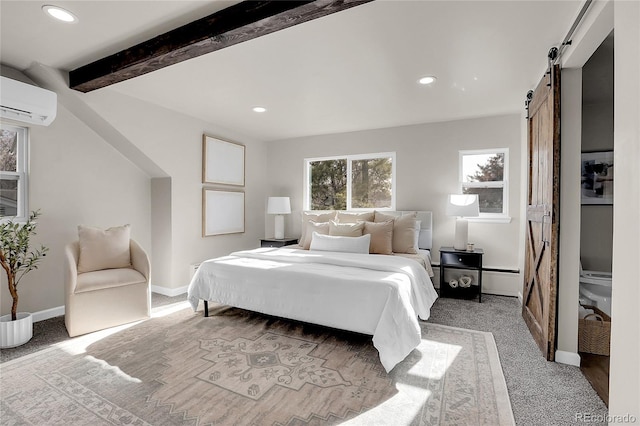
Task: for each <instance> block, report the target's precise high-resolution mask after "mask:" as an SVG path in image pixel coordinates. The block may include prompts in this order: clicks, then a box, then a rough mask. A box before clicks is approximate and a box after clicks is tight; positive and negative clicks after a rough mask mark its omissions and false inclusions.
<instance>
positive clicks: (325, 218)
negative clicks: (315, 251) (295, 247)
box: [300, 211, 336, 243]
mask: <svg viewBox="0 0 640 426" xmlns="http://www.w3.org/2000/svg"><path fill="white" fill-rule="evenodd" d="M335 217H336V212H335V211H330V212H326V213H318V212H313V211H309V212H302V227H301V228H300V234H301V235H300V241H303V242H304V241H306V239H307V223H308V222H309V221H310V220H312V221H314V222H329V221H330V220H332V219H334V218H335ZM309 243H311V234H309Z"/></svg>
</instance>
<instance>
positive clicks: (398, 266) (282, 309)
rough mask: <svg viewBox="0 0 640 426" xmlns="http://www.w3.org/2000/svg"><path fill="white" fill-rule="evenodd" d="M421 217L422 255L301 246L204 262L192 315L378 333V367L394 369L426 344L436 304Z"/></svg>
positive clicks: (427, 228) (193, 286)
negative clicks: (424, 325)
mask: <svg viewBox="0 0 640 426" xmlns="http://www.w3.org/2000/svg"><path fill="white" fill-rule="evenodd" d="M385 213H386V212H385ZM395 213H397V214H398V215H399V216H401V215H402V214H403V212H394V214H395ZM419 213H420V215H421V217H422V219H421V221H420V222H421V223H420V237H419V240H420V243H419V245H420V246H421V250H420V251H419V252H418V253H417V254H413V255H402V256H401V255H393V256H390V255H377V254H362V253H344V252H333V251H316V250H304V249H303V248H302V247H300V246H288V247H284V248H259V249H254V250H245V251H238V252H234V253H231V254H230V255H228V256H223V257H219V258H216V259H210V260H207V261H205V262H203V263H201V264H200V266H199V268H198V270H197V272H196V274H195V275H194V277H193V279H192V280H191V283H190V285H189V290H188V300H189V302H190V304H191V306H192V307H193V309H194V310H196V309H197V307H198V304H199V301H200V300H203V301H205V302H208V301H215V302H218V303H222V304H225V305H230V306H235V307H238V308H242V309H247V310H251V311H256V312H261V313H264V314H268V315H274V316H278V317H283V318H289V319H293V320H298V321H303V322H309V323H313V324H318V325H322V326H327V327H333V328H338V329H343V330H348V331H353V332H357V333H363V334H368V335H372V336H373V339H372V340H373V345H374V346H375V347H376V349H377V350H378V352H379V355H380V361H381V363H382V365H383V367H384V368H385V370H386V371H390V370H391V369H393V367H394V366H395V365H396V364H397V363H399V362H400V361H402V360H403V359H404V358H405V357H406V356H407V355H408V354H409V353H410V352H411V351H412V350H413V349H414V348H415V347H417V346H418V344H419V343H420V340H421V330H420V325H419V323H418V318H420V319H422V320H426V319H428V318H429V315H430V308H431V306H432V304H433V302H434V301H435V300H436V298H437V293H436V292H435V290H434V288H433V284H432V282H431V279H430V276H429V275H430V274H429V272H428V271H430V270H431V266H430V263H429V260H430V258H429V252H428V250H429V249H430V248H431V213H430V212H419ZM420 259H422V260H423V261H424V262H425V263H426V266H425V264H423V263H422V262H421V261H420ZM207 305H208V304H207V303H205V315H207V312H206V311H207V309H208V306H207Z"/></svg>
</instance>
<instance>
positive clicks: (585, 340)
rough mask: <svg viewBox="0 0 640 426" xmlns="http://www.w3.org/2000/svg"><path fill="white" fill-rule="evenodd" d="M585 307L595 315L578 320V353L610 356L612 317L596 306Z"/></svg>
mask: <svg viewBox="0 0 640 426" xmlns="http://www.w3.org/2000/svg"><path fill="white" fill-rule="evenodd" d="M583 306H584V308H586V309H592V310H593V312H595V313H593V314H589V315H587V316H586V317H585V318H582V319H579V320H578V352H587V353H591V354H596V355H607V356H609V343H610V340H611V317H610V316H609V315H607V314H605V313H604V312H602V311H601V310H600V309H598V308H596V307H595V306H591V305H583ZM594 316H595V319H593V317H594ZM590 318H591V319H590Z"/></svg>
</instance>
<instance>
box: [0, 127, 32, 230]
mask: <svg viewBox="0 0 640 426" xmlns="http://www.w3.org/2000/svg"><path fill="white" fill-rule="evenodd" d="M27 164H28V161H27V129H26V128H24V127H16V126H10V125H6V124H4V123H2V125H0V220H2V219H4V218H9V217H10V218H13V219H14V220H17V221H22V220H24V221H26V220H27V211H28V205H27V200H28V199H29V197H28V194H27V190H28V186H27Z"/></svg>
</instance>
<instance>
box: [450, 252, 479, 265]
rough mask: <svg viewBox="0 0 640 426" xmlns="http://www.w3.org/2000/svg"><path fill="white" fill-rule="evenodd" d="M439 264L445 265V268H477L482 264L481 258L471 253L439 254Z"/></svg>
mask: <svg viewBox="0 0 640 426" xmlns="http://www.w3.org/2000/svg"><path fill="white" fill-rule="evenodd" d="M440 263H442V264H446V265H447V266H460V267H470V268H479V267H480V266H481V264H482V257H481V256H477V255H475V254H474V253H471V252H470V253H465V252H460V253H441V254H440Z"/></svg>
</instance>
